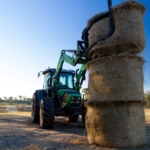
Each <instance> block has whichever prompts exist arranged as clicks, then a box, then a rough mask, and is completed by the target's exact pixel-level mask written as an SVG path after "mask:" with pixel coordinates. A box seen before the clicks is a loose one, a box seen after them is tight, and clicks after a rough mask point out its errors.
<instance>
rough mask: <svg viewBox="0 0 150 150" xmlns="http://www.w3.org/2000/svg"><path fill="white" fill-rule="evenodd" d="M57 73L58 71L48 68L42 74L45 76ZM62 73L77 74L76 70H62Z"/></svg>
mask: <svg viewBox="0 0 150 150" xmlns="http://www.w3.org/2000/svg"><path fill="white" fill-rule="evenodd" d="M55 71H56V69H55V68H48V69H46V70H44V71H42V74H43V75H44V74H46V73H48V72H55ZM61 72H64V73H75V71H74V70H66V69H62V70H61Z"/></svg>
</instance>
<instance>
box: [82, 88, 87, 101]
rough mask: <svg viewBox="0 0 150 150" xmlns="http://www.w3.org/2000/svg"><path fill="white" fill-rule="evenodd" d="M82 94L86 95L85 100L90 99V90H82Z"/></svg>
mask: <svg viewBox="0 0 150 150" xmlns="http://www.w3.org/2000/svg"><path fill="white" fill-rule="evenodd" d="M82 94H83V95H84V99H88V96H89V92H88V88H84V89H82Z"/></svg>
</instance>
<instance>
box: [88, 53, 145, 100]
mask: <svg viewBox="0 0 150 150" xmlns="http://www.w3.org/2000/svg"><path fill="white" fill-rule="evenodd" d="M143 62H144V60H143V58H142V57H139V56H136V55H117V56H109V57H103V58H99V59H95V60H92V61H90V62H89V63H88V64H87V69H88V71H89V81H88V91H89V99H94V100H96V101H116V100H118V101H120V100H121V101H124V100H127V101H132V100H136V101H142V100H144V91H143Z"/></svg>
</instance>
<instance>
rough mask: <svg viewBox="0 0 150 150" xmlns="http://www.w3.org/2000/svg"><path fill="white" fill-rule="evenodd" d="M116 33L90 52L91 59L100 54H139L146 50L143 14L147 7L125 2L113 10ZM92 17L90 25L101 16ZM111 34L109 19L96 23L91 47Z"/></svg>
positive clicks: (93, 27)
mask: <svg viewBox="0 0 150 150" xmlns="http://www.w3.org/2000/svg"><path fill="white" fill-rule="evenodd" d="M112 11H113V17H114V24H115V31H114V33H113V35H112V36H111V37H109V38H108V39H107V40H105V41H101V42H99V43H98V44H97V45H95V46H94V47H93V48H92V50H91V51H90V52H89V57H90V58H92V57H93V56H92V55H95V53H96V54H99V55H104V54H120V53H125V54H137V53H139V52H141V51H142V50H143V49H144V46H145V36H144V27H143V13H144V11H145V7H144V6H143V5H141V4H139V3H137V2H135V1H127V2H124V3H122V4H120V5H118V6H116V7H114V8H113V9H112ZM101 14H102V13H100V14H97V15H95V16H94V17H92V18H91V19H90V20H89V21H88V23H89V24H90V22H91V21H92V20H93V19H94V18H96V17H97V16H99V15H101ZM108 32H109V17H107V18H104V19H102V20H100V21H98V22H96V23H95V24H94V25H93V26H92V27H91V29H90V31H89V45H91V44H92V43H93V42H94V41H96V40H98V39H99V38H102V37H105V36H106V35H107V34H108Z"/></svg>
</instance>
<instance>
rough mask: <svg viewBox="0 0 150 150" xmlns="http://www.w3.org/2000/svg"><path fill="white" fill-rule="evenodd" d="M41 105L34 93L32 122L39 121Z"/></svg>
mask: <svg viewBox="0 0 150 150" xmlns="http://www.w3.org/2000/svg"><path fill="white" fill-rule="evenodd" d="M39 110H40V109H39V107H38V100H37V97H36V96H35V93H34V94H33V98H32V103H31V120H32V122H35V123H39Z"/></svg>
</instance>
